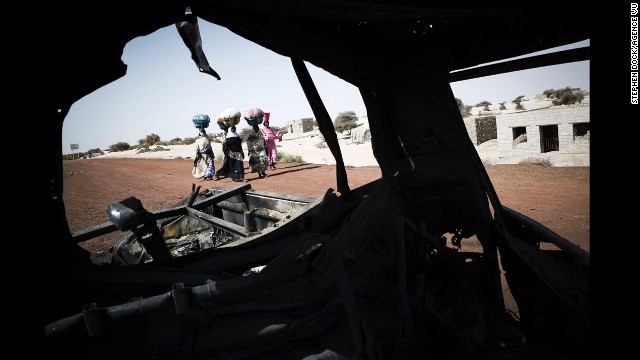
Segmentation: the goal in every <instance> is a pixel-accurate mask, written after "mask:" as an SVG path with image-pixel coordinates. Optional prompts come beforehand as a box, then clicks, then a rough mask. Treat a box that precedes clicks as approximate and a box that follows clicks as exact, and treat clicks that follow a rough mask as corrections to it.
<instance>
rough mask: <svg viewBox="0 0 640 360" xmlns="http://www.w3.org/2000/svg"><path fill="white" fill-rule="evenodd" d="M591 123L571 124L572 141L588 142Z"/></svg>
mask: <svg viewBox="0 0 640 360" xmlns="http://www.w3.org/2000/svg"><path fill="white" fill-rule="evenodd" d="M590 125H591V123H579V124H573V141H576V140H578V141H580V140H589V137H590V130H591V129H590Z"/></svg>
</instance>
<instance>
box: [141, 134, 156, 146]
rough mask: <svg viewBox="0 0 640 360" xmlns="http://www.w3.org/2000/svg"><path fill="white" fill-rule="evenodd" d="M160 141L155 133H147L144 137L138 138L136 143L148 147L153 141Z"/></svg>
mask: <svg viewBox="0 0 640 360" xmlns="http://www.w3.org/2000/svg"><path fill="white" fill-rule="evenodd" d="M158 142H160V136H159V135H157V134H153V133H151V134H149V135H147V136H146V137H145V138H144V139H140V140H138V145H139V146H140V147H149V146H151V145H154V144H155V143H158Z"/></svg>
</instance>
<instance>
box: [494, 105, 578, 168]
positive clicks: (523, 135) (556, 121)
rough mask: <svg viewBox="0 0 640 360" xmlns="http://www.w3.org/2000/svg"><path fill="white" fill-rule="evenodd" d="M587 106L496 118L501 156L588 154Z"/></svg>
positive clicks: (520, 113)
mask: <svg viewBox="0 0 640 360" xmlns="http://www.w3.org/2000/svg"><path fill="white" fill-rule="evenodd" d="M589 110H590V107H589V104H588V103H587V104H576V105H567V106H553V107H549V108H544V109H538V110H530V111H526V110H525V111H520V112H516V113H510V114H504V115H496V125H497V139H498V150H499V153H500V157H511V156H519V155H530V154H543V153H546V152H550V151H559V152H560V153H562V154H588V153H589V149H590V111H589Z"/></svg>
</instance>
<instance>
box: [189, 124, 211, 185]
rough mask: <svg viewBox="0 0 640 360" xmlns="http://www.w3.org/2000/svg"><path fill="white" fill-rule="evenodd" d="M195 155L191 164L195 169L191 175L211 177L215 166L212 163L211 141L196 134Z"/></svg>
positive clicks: (197, 177) (198, 177)
mask: <svg viewBox="0 0 640 360" xmlns="http://www.w3.org/2000/svg"><path fill="white" fill-rule="evenodd" d="M195 144H196V156H195V158H194V159H193V165H194V166H195V171H193V172H192V173H193V177H194V178H196V179H200V178H202V177H213V175H214V174H215V170H216V169H215V167H214V164H213V158H214V155H213V149H212V148H211V142H209V139H208V138H207V137H206V136H203V135H202V134H198V137H197V138H196V142H195Z"/></svg>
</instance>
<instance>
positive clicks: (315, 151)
mask: <svg viewBox="0 0 640 360" xmlns="http://www.w3.org/2000/svg"><path fill="white" fill-rule="evenodd" d="M338 142H339V143H340V149H341V151H342V157H343V160H344V163H345V165H346V166H356V167H359V166H378V163H377V162H376V159H375V158H374V156H373V151H372V150H371V142H364V143H354V142H352V141H351V137H350V136H347V135H346V133H344V134H338ZM322 143H323V139H322V136H321V135H320V132H319V131H318V130H314V131H310V132H306V133H304V134H284V135H283V137H282V141H280V142H276V145H277V146H278V152H279V153H280V154H281V155H283V154H287V155H292V156H295V155H299V156H301V157H302V159H303V160H304V161H305V162H307V163H311V164H321V165H335V163H336V162H335V159H334V158H333V155H332V154H331V151H330V150H329V148H328V147H326V146H325V147H319V145H318V144H322ZM325 145H326V143H325ZM212 147H213V152H214V154H215V155H216V156H218V155H219V154H222V144H221V143H216V142H213V143H212ZM155 148H156V147H151V150H154V149H155ZM162 148H164V149H168V151H152V152H145V153H140V154H138V153H137V151H138V150H127V151H121V152H116V153H109V152H105V154H104V155H100V156H98V157H97V158H131V159H193V157H194V146H193V145H167V146H162ZM476 150H477V151H478V155H480V158H481V159H482V161H483V162H484V163H485V164H487V165H500V164H519V163H521V162H532V161H534V162H535V161H540V160H548V161H549V162H550V163H551V165H552V166H560V167H563V166H589V163H590V162H589V154H560V153H559V152H557V151H552V152H549V153H546V154H539V155H527V156H514V157H508V158H504V157H500V154H499V152H498V142H497V140H495V139H494V140H489V141H487V142H484V143H482V144H480V145H479V146H477V147H476ZM245 153H246V148H245Z"/></svg>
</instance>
